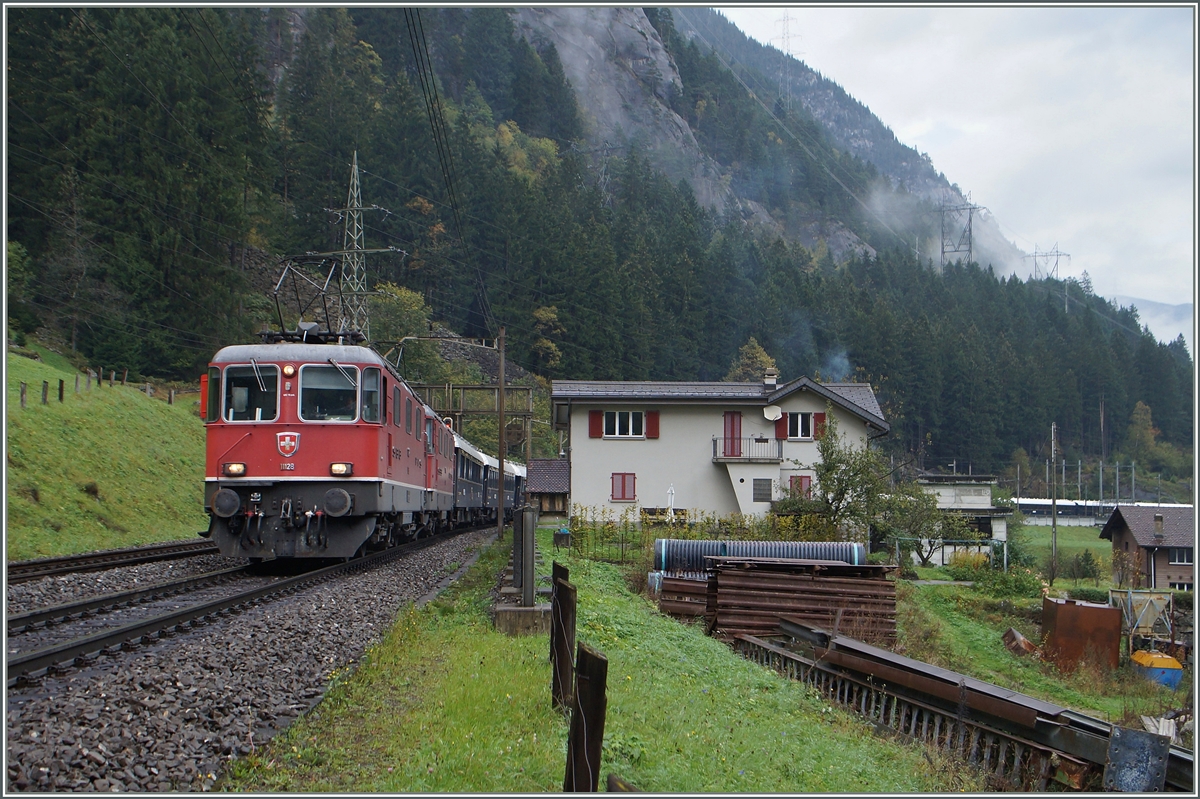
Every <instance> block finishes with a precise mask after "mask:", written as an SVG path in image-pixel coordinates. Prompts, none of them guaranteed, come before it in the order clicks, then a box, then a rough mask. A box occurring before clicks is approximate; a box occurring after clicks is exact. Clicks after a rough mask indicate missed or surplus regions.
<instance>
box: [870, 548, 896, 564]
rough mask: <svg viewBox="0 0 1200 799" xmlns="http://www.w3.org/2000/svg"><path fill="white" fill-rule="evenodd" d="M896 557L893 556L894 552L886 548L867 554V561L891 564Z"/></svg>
mask: <svg viewBox="0 0 1200 799" xmlns="http://www.w3.org/2000/svg"><path fill="white" fill-rule="evenodd" d="M894 559H895V558H894V557H893V555H892V553H891V552H888V551H886V550H880V551H878V552H872V553H871V554H869V555H867V563H870V564H872V565H874V566H887V565H890V564H891V563H892V561H893V560H894Z"/></svg>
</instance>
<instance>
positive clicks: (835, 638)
mask: <svg viewBox="0 0 1200 799" xmlns="http://www.w3.org/2000/svg"><path fill="white" fill-rule="evenodd" d="M779 621H780V623H779V626H780V628H781V630H782V631H783V632H784V633H786V634H788V635H791V636H792V637H794V638H802V639H806V640H809V641H811V642H813V643H814V644H815V645H817V646H821V647H830V648H833V649H841V650H846V651H849V652H853V653H855V654H857V655H861V656H863V657H866V658H868V659H869V660H874V661H877V662H880V663H885V664H890V665H892V666H895V667H897V668H900V669H904V670H906V671H910V672H914V673H917V674H922V675H925V676H928V677H932V678H934V679H938V680H941V681H942V682H944V683H948V684H950V685H952V686H954V687H955V688H957V687H958V685H959V683H960V682H965V683H966V686H967V688H969V689H971V690H973V691H977V692H979V693H981V694H985V695H988V696H992V697H995V698H996V699H1000V700H1003V701H1006V702H1012V703H1015V704H1020V705H1023V706H1025V707H1029V708H1032V709H1034V710H1035V711H1037V713H1038V714H1039V715H1041V716H1045V717H1046V718H1049V719H1053V718H1056V717H1058V716H1059V715H1061V714H1062V713H1064V712H1066V708H1064V707H1060V706H1059V705H1055V704H1052V703H1050V702H1044V701H1042V700H1041V699H1037V698H1035V697H1032V696H1028V695H1026V694H1023V693H1021V692H1019V691H1013V690H1010V689H1008V688H1002V687H1000V686H999V685H993V684H992V683H988V682H984V681H983V680H977V679H975V678H974V677H968V676H967V675H965V674H959V673H958V672H956V671H951V670H950V669H943V668H942V667H940V666H934V665H933V664H931V663H924V662H922V661H920V660H914V659H912V658H909V657H905V656H904V655H897V654H896V653H895V652H890V651H888V650H886V649H881V648H879V647H877V646H872V645H871V644H868V643H866V642H863V641H858V640H855V639H854V638H850V637H847V636H845V635H834V634H833V633H830V632H828V629H827V628H820V627H813V626H811V625H808V624H805V623H804V622H803V621H802V620H799V619H794V618H790V617H788V616H783V617H781V618H780V620H779Z"/></svg>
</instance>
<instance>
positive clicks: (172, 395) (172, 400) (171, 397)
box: [167, 389, 175, 405]
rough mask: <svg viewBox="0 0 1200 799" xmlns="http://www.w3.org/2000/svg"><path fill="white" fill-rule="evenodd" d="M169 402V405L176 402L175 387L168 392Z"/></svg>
mask: <svg viewBox="0 0 1200 799" xmlns="http://www.w3.org/2000/svg"><path fill="white" fill-rule="evenodd" d="M167 404H168V405H174V404H175V389H171V390H170V391H169V392H167Z"/></svg>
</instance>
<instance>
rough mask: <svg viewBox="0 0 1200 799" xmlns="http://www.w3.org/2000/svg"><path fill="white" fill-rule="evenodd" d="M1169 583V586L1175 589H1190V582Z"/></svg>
mask: <svg viewBox="0 0 1200 799" xmlns="http://www.w3.org/2000/svg"><path fill="white" fill-rule="evenodd" d="M1170 585H1171V588H1174V589H1175V590H1176V591H1191V590H1192V584H1191V583H1171V584H1170Z"/></svg>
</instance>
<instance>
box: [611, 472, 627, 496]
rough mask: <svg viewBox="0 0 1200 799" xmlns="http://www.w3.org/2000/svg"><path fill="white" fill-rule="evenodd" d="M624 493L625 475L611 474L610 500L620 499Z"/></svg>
mask: <svg viewBox="0 0 1200 799" xmlns="http://www.w3.org/2000/svg"><path fill="white" fill-rule="evenodd" d="M624 492H625V475H623V474H620V473H619V472H613V476H612V498H613V499H621V498H622V497H623V496H624Z"/></svg>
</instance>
